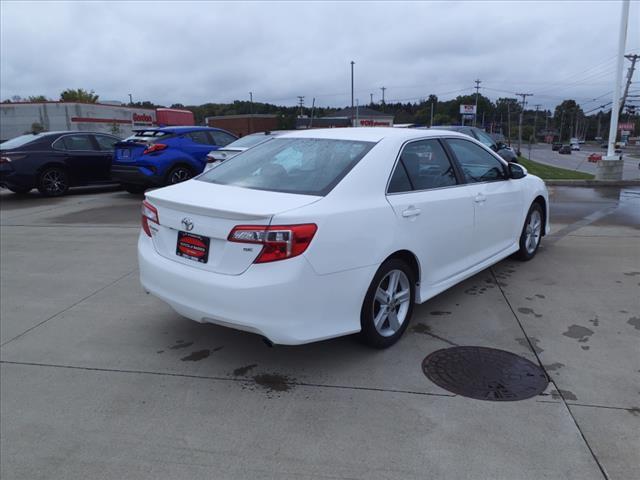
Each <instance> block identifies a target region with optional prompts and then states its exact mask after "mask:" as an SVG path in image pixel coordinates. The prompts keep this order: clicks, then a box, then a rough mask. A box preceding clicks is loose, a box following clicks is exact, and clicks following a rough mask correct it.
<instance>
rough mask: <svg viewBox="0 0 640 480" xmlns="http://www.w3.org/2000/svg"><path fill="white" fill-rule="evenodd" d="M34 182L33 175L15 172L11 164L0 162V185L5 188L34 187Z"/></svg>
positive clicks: (34, 177)
mask: <svg viewBox="0 0 640 480" xmlns="http://www.w3.org/2000/svg"><path fill="white" fill-rule="evenodd" d="M35 183H36V176H35V175H25V174H22V173H19V172H16V171H15V170H14V169H13V167H12V166H11V165H8V164H6V163H5V164H0V186H2V187H7V188H11V187H14V188H27V187H34V186H35Z"/></svg>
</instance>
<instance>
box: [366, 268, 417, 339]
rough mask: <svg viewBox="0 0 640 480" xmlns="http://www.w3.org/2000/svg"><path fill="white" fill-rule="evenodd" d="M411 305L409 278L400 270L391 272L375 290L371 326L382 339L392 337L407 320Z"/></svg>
mask: <svg viewBox="0 0 640 480" xmlns="http://www.w3.org/2000/svg"><path fill="white" fill-rule="evenodd" d="M410 305H411V288H410V283H409V278H408V277H407V275H406V274H405V273H404V272H403V271H402V270H391V271H390V272H389V273H387V274H386V275H385V276H384V277H383V278H382V280H381V281H380V283H379V284H378V288H377V289H376V294H375V297H374V300H373V324H374V326H375V329H376V331H377V332H378V333H379V334H380V335H382V336H383V337H390V336H392V335H394V334H395V333H396V332H397V331H398V330H400V328H401V327H402V325H403V323H404V322H405V320H406V319H407V313H408V312H409V307H410Z"/></svg>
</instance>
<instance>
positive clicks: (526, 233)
mask: <svg viewBox="0 0 640 480" xmlns="http://www.w3.org/2000/svg"><path fill="white" fill-rule="evenodd" d="M543 219H544V214H543V212H542V207H541V206H540V204H539V203H537V202H536V203H534V204H532V205H531V208H530V209H529V213H527V218H526V219H525V221H524V227H522V233H521V234H520V249H519V250H518V251H517V252H516V254H515V256H516V258H518V259H519V260H522V261H524V262H526V261H529V260H531V259H532V258H533V257H535V256H536V253H537V252H538V247H539V246H540V241H541V240H542V226H543Z"/></svg>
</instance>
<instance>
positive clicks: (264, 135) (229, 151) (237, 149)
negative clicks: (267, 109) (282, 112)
mask: <svg viewBox="0 0 640 480" xmlns="http://www.w3.org/2000/svg"><path fill="white" fill-rule="evenodd" d="M283 133H289V130H278V131H273V132H259V133H252V134H251V135H246V136H244V137H242V138H239V139H238V140H236V141H235V142H231V143H230V144H229V145H227V146H225V147H224V148H220V149H218V150H213V151H211V152H209V153H208V154H207V165H206V166H205V168H204V169H205V171H206V170H209V169H210V168H212V167H213V166H214V165H215V164H217V163H220V162H223V161H225V160H229V159H230V158H233V157H235V156H236V155H238V154H239V153H242V152H244V151H245V150H248V149H250V148H252V147H255V146H256V145H260V144H261V143H264V142H266V141H268V140H271V139H273V138H275V137H277V136H280V135H282V134H283Z"/></svg>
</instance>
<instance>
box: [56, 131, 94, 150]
mask: <svg viewBox="0 0 640 480" xmlns="http://www.w3.org/2000/svg"><path fill="white" fill-rule="evenodd" d="M53 147H54V148H56V149H59V150H68V151H71V152H74V151H77V152H83V151H84V152H86V151H91V150H95V148H94V146H93V143H92V142H91V138H89V135H65V136H64V137H60V138H59V139H58V140H56V141H55V142H54V144H53Z"/></svg>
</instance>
